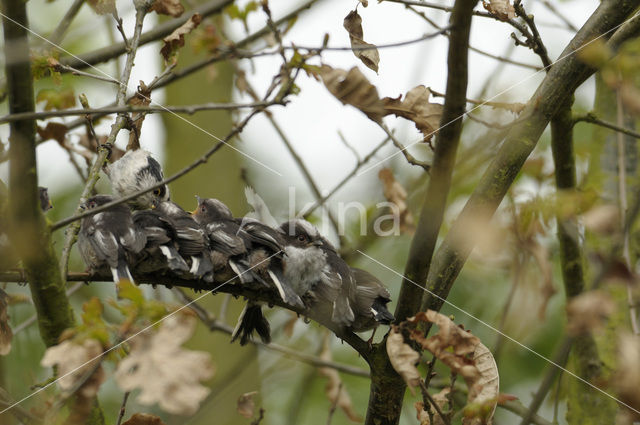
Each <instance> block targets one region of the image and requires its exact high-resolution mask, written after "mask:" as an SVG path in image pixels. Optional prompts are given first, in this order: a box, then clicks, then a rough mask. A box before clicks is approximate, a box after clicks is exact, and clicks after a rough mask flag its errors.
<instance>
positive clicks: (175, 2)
mask: <svg viewBox="0 0 640 425" xmlns="http://www.w3.org/2000/svg"><path fill="white" fill-rule="evenodd" d="M149 11H151V12H156V13H157V14H158V15H169V16H173V17H174V18H177V17H178V16H180V15H182V14H183V13H184V6H182V4H180V0H156V1H154V2H153V4H152V5H151V8H150V9H149ZM187 22H188V21H187Z"/></svg>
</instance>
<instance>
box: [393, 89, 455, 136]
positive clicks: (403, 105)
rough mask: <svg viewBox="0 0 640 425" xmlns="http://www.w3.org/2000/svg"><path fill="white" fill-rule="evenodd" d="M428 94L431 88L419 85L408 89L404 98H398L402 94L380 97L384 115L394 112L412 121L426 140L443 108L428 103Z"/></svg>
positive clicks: (437, 124)
mask: <svg viewBox="0 0 640 425" xmlns="http://www.w3.org/2000/svg"><path fill="white" fill-rule="evenodd" d="M430 96H431V90H430V89H429V88H428V87H425V86H423V85H420V86H417V87H414V88H412V89H411V90H409V91H408V92H407V94H406V95H405V96H404V100H400V98H401V97H402V96H398V97H397V98H392V97H385V98H384V99H382V101H383V102H384V109H385V115H389V114H394V115H395V116H397V117H402V118H406V119H408V120H410V121H413V123H414V124H415V126H416V128H417V129H418V130H419V131H420V132H421V133H422V135H423V136H424V141H425V142H428V141H429V140H430V139H431V137H433V135H434V134H435V132H436V131H437V130H438V128H439V126H440V118H441V117H442V108H443V106H442V105H441V104H439V103H429V97H430Z"/></svg>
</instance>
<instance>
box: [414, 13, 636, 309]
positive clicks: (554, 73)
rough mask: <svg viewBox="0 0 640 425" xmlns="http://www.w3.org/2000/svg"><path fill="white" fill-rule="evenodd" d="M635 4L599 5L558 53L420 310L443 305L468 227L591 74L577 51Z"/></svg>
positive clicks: (468, 209) (446, 244)
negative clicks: (562, 106)
mask: <svg viewBox="0 0 640 425" xmlns="http://www.w3.org/2000/svg"><path fill="white" fill-rule="evenodd" d="M639 4H640V1H638V0H622V1H615V0H608V1H603V2H602V3H601V4H600V6H599V7H598V9H597V10H596V11H595V12H594V13H593V14H592V15H591V17H590V18H589V20H588V21H587V22H586V24H585V25H584V26H583V27H582V29H581V30H580V31H579V32H578V34H576V36H575V37H574V38H573V40H572V41H571V42H570V43H569V45H568V46H567V47H566V48H565V50H564V51H563V53H562V54H561V55H560V57H561V59H560V60H559V61H558V62H557V63H556V64H555V65H554V66H553V67H552V68H551V70H550V71H549V73H548V74H547V76H546V77H545V79H544V80H543V81H542V83H541V84H540V86H539V87H538V89H537V90H536V92H535V93H534V95H533V96H532V97H531V99H530V100H529V102H528V103H527V106H526V107H525V110H524V111H523V112H522V114H521V117H522V118H523V120H522V121H519V122H518V123H516V124H515V125H514V126H513V127H512V128H511V130H510V131H509V132H508V133H507V136H506V138H505V141H504V142H503V144H502V147H501V148H500V150H499V151H498V153H497V154H496V156H495V158H494V160H493V161H492V162H491V164H490V165H489V167H488V169H487V171H486V172H485V174H484V175H483V176H482V178H481V180H480V182H479V184H478V187H477V188H476V190H475V191H474V192H473V194H472V195H471V198H470V199H469V201H468V202H467V203H466V205H465V207H464V209H463V211H462V213H461V214H460V216H459V217H458V219H457V220H456V222H455V223H454V225H453V226H452V228H451V231H450V232H449V234H448V235H447V237H446V238H445V240H444V241H443V243H442V245H441V247H440V248H439V249H438V252H437V253H436V254H435V256H434V259H433V265H432V267H431V269H430V270H429V275H428V278H427V281H428V283H429V285H428V286H429V289H430V290H431V291H433V292H434V293H435V294H436V295H437V297H435V296H431V295H429V294H426V295H425V298H424V301H423V303H422V307H423V309H427V308H430V309H432V310H436V311H439V310H440V308H441V307H442V304H443V301H442V300H441V299H440V298H439V297H442V298H446V297H447V295H448V294H449V291H450V290H451V286H452V285H453V282H454V281H455V279H456V277H457V276H458V274H459V273H460V270H461V269H462V267H463V265H464V263H465V261H466V260H467V257H468V256H469V254H470V253H471V250H472V249H473V246H474V245H475V241H474V240H473V236H474V235H471V234H469V232H468V229H469V227H468V226H469V225H470V223H475V225H482V223H485V222H488V221H489V220H490V219H491V216H492V215H493V213H494V212H495V210H496V209H497V207H498V205H499V204H500V202H501V201H502V198H503V197H504V195H505V194H506V192H507V190H508V188H509V187H510V186H511V184H512V183H513V180H514V179H515V177H516V175H517V174H518V172H519V171H520V168H521V167H522V165H523V164H524V162H525V160H526V159H527V157H528V156H529V154H530V153H531V151H532V150H533V148H534V147H535V146H536V143H537V141H538V139H539V137H540V135H541V134H542V132H543V130H544V129H545V127H546V126H547V124H548V123H549V121H550V119H551V117H552V116H554V115H555V113H556V112H557V110H558V108H559V107H560V106H561V105H562V104H564V103H565V102H567V101H568V99H569V98H570V97H571V96H572V95H573V92H574V91H575V89H576V88H577V87H578V86H579V85H580V84H581V83H582V82H583V81H584V80H585V79H586V78H587V77H589V76H590V75H591V74H592V73H593V72H594V70H593V69H592V68H590V67H589V66H587V65H585V64H584V63H583V62H581V61H580V60H579V59H578V58H577V57H576V55H575V54H574V53H575V51H576V50H577V49H579V48H581V47H583V46H584V45H585V44H587V43H589V42H591V41H593V40H594V39H595V38H598V37H602V36H603V35H604V38H605V39H606V38H608V36H610V34H611V32H612V31H613V30H614V29H615V28H616V26H618V25H620V24H621V23H622V22H623V21H624V19H625V18H627V17H628V16H629V14H630V13H631V12H632V11H633V10H634V9H635V8H636V7H638V5H639Z"/></svg>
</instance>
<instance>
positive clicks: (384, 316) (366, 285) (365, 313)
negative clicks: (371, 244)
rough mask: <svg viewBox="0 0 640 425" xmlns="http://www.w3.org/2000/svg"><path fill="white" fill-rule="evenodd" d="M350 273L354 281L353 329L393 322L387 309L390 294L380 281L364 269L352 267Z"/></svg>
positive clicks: (366, 328)
mask: <svg viewBox="0 0 640 425" xmlns="http://www.w3.org/2000/svg"><path fill="white" fill-rule="evenodd" d="M351 273H352V274H353V278H354V279H355V282H356V299H355V303H354V310H355V320H354V321H353V324H352V325H351V328H352V329H353V331H355V332H364V331H368V330H370V329H375V328H377V327H378V326H379V325H380V324H383V325H388V324H390V323H391V322H393V320H394V317H393V314H391V312H390V311H389V310H388V309H387V304H388V303H389V302H390V301H391V294H389V291H387V288H385V287H384V285H383V284H382V282H380V280H379V279H378V278H377V277H375V276H374V275H372V274H371V273H369V272H368V271H366V270H362V269H358V268H355V267H352V268H351ZM372 338H373V335H372Z"/></svg>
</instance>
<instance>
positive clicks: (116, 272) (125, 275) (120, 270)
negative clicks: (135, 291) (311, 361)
mask: <svg viewBox="0 0 640 425" xmlns="http://www.w3.org/2000/svg"><path fill="white" fill-rule="evenodd" d="M111 275H112V276H113V281H114V282H115V283H118V282H121V281H123V280H128V281H130V282H131V283H135V281H134V280H133V276H131V271H130V270H129V266H128V265H127V262H126V261H124V260H122V259H121V260H118V265H117V266H116V267H111Z"/></svg>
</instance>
